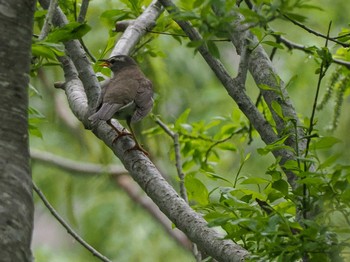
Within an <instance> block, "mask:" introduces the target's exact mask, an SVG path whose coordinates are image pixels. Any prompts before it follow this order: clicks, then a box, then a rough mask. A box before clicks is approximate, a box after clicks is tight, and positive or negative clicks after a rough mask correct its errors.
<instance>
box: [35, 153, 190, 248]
mask: <svg viewBox="0 0 350 262" xmlns="http://www.w3.org/2000/svg"><path fill="white" fill-rule="evenodd" d="M30 155H31V158H32V160H35V161H39V162H41V163H43V164H49V165H55V166H56V167H58V168H61V169H63V170H66V171H68V172H72V173H73V174H74V175H83V176H86V175H99V174H109V175H111V176H113V179H114V181H115V182H116V183H117V184H118V186H120V187H121V188H122V189H123V190H124V191H125V192H126V193H127V194H128V196H129V197H130V198H131V199H132V200H134V201H135V202H136V203H138V204H140V205H141V206H142V207H143V208H144V209H145V210H146V211H147V212H148V213H149V214H151V216H152V217H154V218H155V219H156V220H157V221H158V222H159V223H160V224H161V225H162V226H163V228H164V229H165V231H166V232H167V233H168V234H169V235H170V236H171V237H173V238H174V239H175V240H176V241H177V242H178V243H179V244H180V245H182V246H183V247H184V248H185V249H190V248H191V243H190V241H189V240H188V238H187V237H186V236H185V235H184V234H183V233H182V232H181V231H179V230H177V229H173V228H172V226H171V221H170V220H169V219H168V218H167V217H166V216H165V215H164V214H163V213H162V212H160V210H159V208H158V207H157V206H156V205H155V204H154V203H153V202H152V200H151V199H150V198H149V197H147V196H145V194H141V193H140V188H139V187H138V186H137V184H136V183H135V182H134V181H132V180H131V179H130V177H129V176H128V175H127V174H128V172H127V171H126V170H125V168H124V167H122V166H120V165H107V166H104V165H99V164H90V163H82V162H78V161H73V160H70V159H67V158H65V157H61V156H58V155H54V154H51V153H48V152H42V151H39V150H36V149H31V150H30Z"/></svg>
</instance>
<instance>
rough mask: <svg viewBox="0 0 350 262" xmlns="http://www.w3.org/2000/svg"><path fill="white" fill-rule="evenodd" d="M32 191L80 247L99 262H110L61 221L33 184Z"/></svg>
mask: <svg viewBox="0 0 350 262" xmlns="http://www.w3.org/2000/svg"><path fill="white" fill-rule="evenodd" d="M33 189H34V191H35V192H36V193H37V195H38V196H39V198H40V199H41V201H43V203H44V205H45V206H46V207H47V209H48V210H49V211H50V213H51V214H52V215H53V216H54V217H55V218H56V219H57V221H58V222H59V223H60V224H61V225H62V226H63V227H64V228H65V229H66V230H67V232H68V234H70V235H71V236H72V237H73V238H74V239H75V240H76V241H78V242H79V243H80V244H81V245H82V246H84V247H85V248H86V249H87V250H88V251H90V253H91V254H92V255H93V256H95V257H97V258H99V259H100V260H101V261H104V262H112V261H111V260H109V259H108V258H107V257H105V256H104V255H102V254H101V253H99V252H98V251H97V250H96V249H94V248H93V247H92V246H90V245H89V244H88V243H87V242H86V241H85V240H84V239H82V238H81V237H80V236H79V235H78V234H77V233H76V232H75V231H74V230H73V229H72V228H71V227H70V226H69V225H68V224H67V222H66V221H64V220H63V218H62V217H61V216H60V215H59V214H58V213H57V211H56V210H55V209H54V207H53V206H52V205H51V204H50V202H49V201H48V200H47V198H46V197H45V195H44V194H43V193H42V192H41V190H40V189H39V188H38V187H37V186H36V185H35V183H34V182H33Z"/></svg>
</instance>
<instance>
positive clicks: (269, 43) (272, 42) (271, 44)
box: [262, 41, 284, 49]
mask: <svg viewBox="0 0 350 262" xmlns="http://www.w3.org/2000/svg"><path fill="white" fill-rule="evenodd" d="M262 43H263V44H266V45H269V46H272V47H276V48H278V49H284V47H283V45H281V44H279V43H276V42H274V41H263V42H262Z"/></svg>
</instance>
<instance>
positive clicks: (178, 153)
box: [155, 118, 202, 262]
mask: <svg viewBox="0 0 350 262" xmlns="http://www.w3.org/2000/svg"><path fill="white" fill-rule="evenodd" d="M155 121H156V123H157V124H158V125H159V126H160V127H161V128H162V129H163V130H164V131H165V133H167V134H168V135H169V136H170V137H171V138H172V139H173V141H174V152H175V166H176V170H177V175H178V177H179V179H180V196H181V197H182V198H183V199H184V200H185V201H186V203H188V197H187V192H186V187H185V174H184V172H183V170H182V160H181V147H180V142H179V134H178V133H175V132H173V131H171V130H170V129H169V128H168V126H167V125H166V124H165V123H163V122H162V121H161V120H160V119H159V118H156V120H155ZM192 253H193V255H194V256H195V258H196V261H198V262H200V261H202V254H201V252H200V251H199V250H198V247H197V245H196V244H195V243H193V244H192Z"/></svg>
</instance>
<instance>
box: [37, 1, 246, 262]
mask: <svg viewBox="0 0 350 262" xmlns="http://www.w3.org/2000/svg"><path fill="white" fill-rule="evenodd" d="M39 2H40V3H41V4H42V5H44V6H46V7H47V0H39ZM161 12H162V8H161V5H160V3H159V2H158V1H153V2H152V3H151V4H150V5H149V6H148V7H147V8H146V9H145V11H144V12H143V13H142V14H141V15H140V16H139V17H138V18H137V19H136V20H135V24H134V25H132V26H129V27H128V28H127V29H126V30H125V32H124V34H123V36H122V37H121V38H120V40H119V41H118V43H117V44H116V46H115V48H114V50H113V52H112V55H116V54H128V53H129V52H130V51H131V50H132V49H133V48H134V47H135V46H136V44H137V43H138V40H139V39H140V38H141V36H143V34H145V33H146V31H145V29H147V28H148V26H150V25H154V24H155V20H156V19H157V18H158V17H159V15H160V14H161ZM55 17H56V18H57V19H54V23H55V24H56V25H57V26H61V25H63V24H65V23H66V22H67V18H66V17H65V16H64V14H63V13H62V11H61V10H60V9H59V8H57V12H56V16H55ZM148 29H150V28H148ZM65 47H66V50H67V53H68V54H69V57H70V58H71V59H72V61H73V62H74V65H75V67H76V68H77V71H78V72H79V78H80V79H81V80H82V81H81V82H80V80H79V79H76V78H73V79H66V83H68V82H69V81H73V80H74V81H75V83H76V86H75V87H76V89H73V88H72V89H69V90H67V87H68V84H66V88H65V91H66V93H67V96H68V99H69V100H70V101H69V103H70V105H71V108H72V110H73V112H74V113H76V112H78V113H79V111H75V109H76V108H80V107H81V106H80V105H79V99H80V100H81V101H83V102H86V100H87V99H86V98H88V101H89V109H88V112H89V113H90V114H91V110H94V109H95V107H96V104H97V101H98V96H99V93H100V88H99V83H98V82H97V79H96V76H95V73H94V72H93V69H92V67H91V64H90V62H89V61H88V59H87V58H86V54H85V53H84V52H82V48H81V45H80V44H79V42H78V41H75V40H72V41H68V42H66V43H65ZM65 75H69V74H68V73H66V72H65ZM78 80H79V81H78ZM82 84H83V85H82ZM69 86H73V85H69ZM81 89H82V90H83V92H84V90H85V92H86V94H85V93H81V92H80V91H81ZM74 92H76V94H77V96H76V97H74V96H72V93H74ZM83 108H84V110H87V109H86V104H84V105H83ZM90 114H86V115H85V117H84V118H83V119H82V122H83V123H84V125H85V126H86V127H89V124H88V121H87V117H88V116H89V115H90ZM77 117H78V118H80V117H81V115H80V114H79V115H78V116H77ZM113 125H115V126H117V128H118V129H119V128H122V127H121V126H120V124H119V123H118V122H117V121H113ZM92 131H93V133H94V134H95V135H96V136H97V137H98V138H100V139H101V140H102V141H104V142H105V144H106V145H107V146H108V147H110V149H111V150H112V151H113V152H114V154H115V155H116V156H117V157H118V158H119V159H120V160H121V162H122V163H123V165H124V166H125V168H126V169H127V170H128V171H129V173H130V175H131V176H132V177H133V179H134V180H135V181H136V182H137V183H138V184H139V185H140V186H141V188H142V189H143V190H144V191H145V192H146V193H147V195H148V196H149V197H150V198H151V199H152V200H153V201H154V202H155V203H156V205H157V206H158V207H159V209H160V210H161V211H162V212H163V213H164V214H165V215H166V216H167V217H168V218H169V219H170V220H171V221H172V222H173V223H174V224H175V226H176V227H177V228H179V229H180V230H181V231H183V232H184V233H185V234H186V235H187V236H188V238H189V239H190V240H191V241H192V242H195V243H196V244H197V245H198V247H199V248H200V249H201V250H205V252H206V253H207V254H208V255H210V256H212V257H213V258H215V259H217V260H219V261H223V262H226V261H230V262H232V261H243V259H244V258H245V257H247V256H248V251H247V250H245V249H244V248H242V247H241V246H239V245H238V244H236V243H234V242H233V241H232V240H228V239H224V236H223V235H222V234H220V233H219V232H217V231H216V230H215V229H213V228H209V227H208V223H207V222H206V221H205V219H204V218H203V217H202V216H201V215H199V214H198V213H196V212H195V211H194V210H193V209H192V208H191V207H190V206H189V205H188V204H187V203H186V202H185V201H184V200H183V199H182V198H181V197H179V195H178V194H177V192H176V191H175V190H174V188H173V187H171V186H170V185H169V184H168V183H167V182H166V181H165V179H164V178H163V177H162V175H161V174H160V172H159V170H158V169H157V168H156V167H155V165H154V164H153V163H152V162H151V160H150V159H149V158H148V157H147V156H145V155H144V154H143V153H141V152H139V151H137V150H130V148H131V147H132V146H134V143H133V142H132V139H131V138H130V137H129V136H124V137H122V138H120V139H118V140H115V132H114V130H113V129H112V128H111V127H110V126H109V125H108V124H107V123H105V122H103V121H101V122H99V123H98V125H97V126H96V128H94V129H93V130H92Z"/></svg>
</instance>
